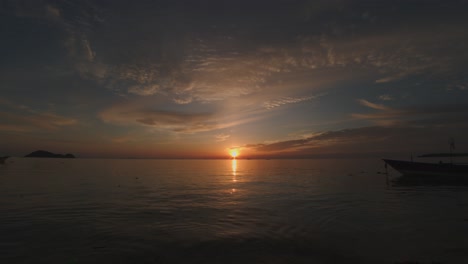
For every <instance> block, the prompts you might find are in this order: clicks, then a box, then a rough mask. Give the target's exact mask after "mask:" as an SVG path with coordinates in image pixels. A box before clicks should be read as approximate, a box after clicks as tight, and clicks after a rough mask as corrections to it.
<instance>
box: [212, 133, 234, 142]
mask: <svg viewBox="0 0 468 264" xmlns="http://www.w3.org/2000/svg"><path fill="white" fill-rule="evenodd" d="M230 137H231V135H227V134H218V135H216V136H215V138H216V141H217V142H223V141H226V140H227V139H228V138H230Z"/></svg>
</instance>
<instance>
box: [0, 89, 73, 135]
mask: <svg viewBox="0 0 468 264" xmlns="http://www.w3.org/2000/svg"><path fill="white" fill-rule="evenodd" d="M0 106H3V107H4V108H5V109H6V110H8V111H3V112H2V111H0V120H1V121H0V122H3V124H2V123H0V130H2V131H16V132H28V131H36V130H38V129H45V130H49V131H52V130H57V129H60V128H63V127H68V126H74V125H77V124H78V120H76V119H74V118H70V117H65V116H62V115H59V114H56V113H53V112H50V111H38V110H35V109H32V108H30V107H28V106H26V105H22V104H17V103H14V102H12V101H9V100H7V99H4V98H1V97H0Z"/></svg>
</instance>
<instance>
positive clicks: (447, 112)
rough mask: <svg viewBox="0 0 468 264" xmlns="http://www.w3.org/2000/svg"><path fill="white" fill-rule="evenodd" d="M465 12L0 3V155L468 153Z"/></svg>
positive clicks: (365, 4)
mask: <svg viewBox="0 0 468 264" xmlns="http://www.w3.org/2000/svg"><path fill="white" fill-rule="evenodd" d="M466 10H468V1H465V0H443V1H436V0H388V1H387V0H379V1H377V0H366V1H364V0H327V1H319V0H304V1H301V0H288V1H286V0H283V1H278V0H268V1H263V0H249V1H244V0H236V1H234V0H232V1H227V0H216V1H215V0H212V1H205V0H199V1H191V0H186V1H182V0H180V1H179V0H168V1H158V0H154V1H146V0H132V1H121V0H112V1H111V0H108V1H91V0H83V1H73V0H54V1H49V0H30V1H21V0H0V19H1V21H0V22H1V23H0V34H1V41H0V53H1V55H0V57H1V60H0V155H11V156H23V155H26V154H28V153H30V152H32V151H34V150H38V149H43V150H49V151H52V152H56V153H73V154H75V155H76V156H78V157H90V158H92V157H107V158H223V157H229V152H230V150H232V149H237V150H238V152H239V158H242V157H243V158H328V157H384V156H387V157H388V156H398V155H401V156H404V157H407V156H409V155H410V153H411V154H413V153H414V154H421V153H425V152H448V151H449V144H448V142H449V139H450V138H453V139H454V140H455V146H456V149H455V150H456V151H460V152H463V151H464V152H468V73H467V69H468V31H467V30H466V29H467V28H468V16H466Z"/></svg>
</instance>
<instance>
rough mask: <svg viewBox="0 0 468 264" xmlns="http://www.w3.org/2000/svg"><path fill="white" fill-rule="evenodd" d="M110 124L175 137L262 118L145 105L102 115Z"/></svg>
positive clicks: (116, 107) (116, 108)
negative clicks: (156, 107) (147, 129)
mask: <svg viewBox="0 0 468 264" xmlns="http://www.w3.org/2000/svg"><path fill="white" fill-rule="evenodd" d="M99 117H100V118H101V120H103V121H104V122H106V123H110V124H116V125H124V126H132V125H139V126H146V127H151V128H155V129H159V130H165V131H169V132H175V133H184V134H191V133H198V132H205V131H213V130H218V129H223V128H228V127H233V126H237V125H241V124H245V123H250V122H253V121H255V120H258V119H259V118H261V116H259V115H252V116H239V115H228V116H226V115H223V114H220V113H216V112H199V113H194V112H192V111H190V112H182V111H165V110H158V109H152V108H151V107H148V106H145V105H144V104H136V103H125V104H117V105H114V106H112V107H109V108H107V109H105V110H104V111H101V112H100V113H99Z"/></svg>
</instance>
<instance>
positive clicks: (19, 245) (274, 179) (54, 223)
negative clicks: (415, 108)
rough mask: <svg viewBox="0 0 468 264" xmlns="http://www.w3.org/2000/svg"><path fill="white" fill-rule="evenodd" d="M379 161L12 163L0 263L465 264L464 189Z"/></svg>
mask: <svg viewBox="0 0 468 264" xmlns="http://www.w3.org/2000/svg"><path fill="white" fill-rule="evenodd" d="M384 171H385V169H384V167H383V162H382V161H380V160H378V159H369V160H365V159H356V160H345V159H341V160H125V159H122V160H118V159H114V160H111V159H108V160H106V159H35V158H29V159H27V158H12V159H9V160H7V164H4V165H0V263H468V184H463V183H459V182H458V183H450V182H449V183H446V182H427V181H425V180H423V179H417V180H412V181H405V180H401V178H400V177H399V176H398V173H396V172H394V171H391V172H390V175H389V176H387V175H385V174H383V172H384Z"/></svg>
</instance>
